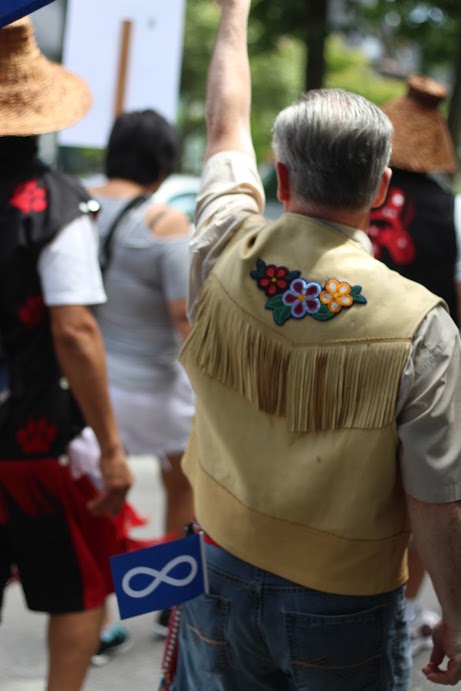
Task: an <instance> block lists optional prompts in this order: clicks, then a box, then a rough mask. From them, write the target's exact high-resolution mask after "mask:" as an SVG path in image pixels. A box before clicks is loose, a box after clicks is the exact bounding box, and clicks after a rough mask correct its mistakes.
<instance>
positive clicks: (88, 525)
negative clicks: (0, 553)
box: [0, 459, 158, 608]
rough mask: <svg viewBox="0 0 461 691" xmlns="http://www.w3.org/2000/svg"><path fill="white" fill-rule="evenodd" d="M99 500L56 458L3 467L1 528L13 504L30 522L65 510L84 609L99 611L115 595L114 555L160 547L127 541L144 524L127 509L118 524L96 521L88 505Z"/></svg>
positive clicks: (84, 480) (0, 479) (0, 468)
mask: <svg viewBox="0 0 461 691" xmlns="http://www.w3.org/2000/svg"><path fill="white" fill-rule="evenodd" d="M96 496H97V491H96V489H95V488H94V486H93V484H92V483H91V482H90V480H89V479H88V478H87V477H82V478H80V479H78V480H74V479H72V478H71V476H70V473H69V469H68V467H67V466H61V465H60V464H59V462H58V461H57V460H56V459H45V460H43V459H40V460H33V461H1V462H0V524H6V523H7V522H8V521H9V516H8V504H9V502H14V504H15V505H16V506H17V507H18V508H19V510H20V511H21V512H23V513H24V514H26V515H27V516H29V517H30V516H36V515H39V514H43V513H51V514H52V513H54V512H56V511H57V510H58V509H61V510H64V513H65V516H66V520H67V525H68V529H69V532H70V535H71V540H72V544H73V547H74V550H75V553H76V554H77V557H78V562H79V565H80V570H81V577H82V580H83V592H84V605H85V608H92V607H98V606H100V605H101V604H102V603H103V602H104V600H105V598H106V596H107V595H108V594H110V593H111V592H113V583H112V575H111V571H110V562H109V557H110V556H112V555H115V554H122V553H124V552H127V551H130V550H134V549H140V548H141V547H147V546H150V545H151V544H154V543H156V542H158V541H157V540H138V539H134V538H132V537H130V536H129V534H128V533H129V530H130V529H131V528H133V527H134V526H140V525H143V524H145V522H146V520H145V519H143V518H142V517H140V516H139V514H137V512H136V511H135V510H134V509H133V508H132V507H131V506H130V505H128V504H125V505H124V507H123V509H122V511H121V512H120V514H119V515H118V516H117V517H116V518H115V519H113V518H110V517H106V516H104V517H95V516H93V515H92V514H91V513H90V512H89V511H88V508H87V504H88V502H89V501H91V500H92V499H94V498H95V497H96Z"/></svg>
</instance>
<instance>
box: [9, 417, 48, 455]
mask: <svg viewBox="0 0 461 691" xmlns="http://www.w3.org/2000/svg"><path fill="white" fill-rule="evenodd" d="M57 432H58V430H57V427H56V425H52V424H49V423H48V422H47V421H46V418H44V417H42V418H40V419H39V420H33V419H30V420H29V421H28V422H27V424H26V425H24V427H21V428H20V429H18V431H17V432H16V441H17V442H18V444H19V446H20V447H21V448H22V450H23V451H24V453H27V454H40V453H47V452H48V451H49V450H50V449H51V446H52V444H53V442H54V440H55V439H56V435H57Z"/></svg>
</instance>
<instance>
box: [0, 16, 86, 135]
mask: <svg viewBox="0 0 461 691" xmlns="http://www.w3.org/2000/svg"><path fill="white" fill-rule="evenodd" d="M91 102H92V99H91V94H90V90H89V88H88V86H87V84H86V82H85V81H84V80H83V79H81V78H80V77H78V76H77V75H75V74H73V73H72V72H69V70H66V69H65V68H64V67H62V65H58V64H56V63H53V62H50V61H49V60H47V59H46V58H45V56H44V55H43V54H42V53H41V52H40V50H39V48H38V46H37V43H36V41H35V37H34V32H33V28H32V24H31V22H30V20H29V19H28V18H27V17H26V18H24V19H20V20H19V21H17V22H13V23H12V24H9V25H8V26H5V27H4V28H3V29H0V136H2V137H4V136H24V137H25V136H30V135H38V134H45V133H46V132H56V131H58V130H62V129H64V128H65V127H70V125H73V124H74V123H76V122H77V121H78V120H80V119H81V118H82V117H83V116H84V115H85V114H86V112H87V111H88V110H89V108H90V106H91Z"/></svg>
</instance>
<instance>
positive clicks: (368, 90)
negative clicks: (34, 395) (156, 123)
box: [179, 0, 404, 170]
mask: <svg viewBox="0 0 461 691" xmlns="http://www.w3.org/2000/svg"><path fill="white" fill-rule="evenodd" d="M254 1H255V6H254V9H255V10H258V3H257V0H254ZM291 2H294V3H298V12H300V11H301V9H302V8H301V5H302V4H303V3H300V2H298V0H290V3H288V2H287V4H286V5H284V7H287V5H291ZM265 3H266V0H265ZM280 5H281V3H278V2H277V3H272V2H271V1H270V0H267V12H268V15H267V17H266V18H265V19H263V17H262V16H260V14H259V13H258V11H255V12H252V14H251V17H250V24H249V53H250V63H251V72H252V80H253V107H252V133H253V139H254V144H255V149H256V154H257V158H258V161H260V162H264V161H267V160H268V158H269V156H270V138H271V128H272V124H273V122H274V119H275V116H276V115H277V113H278V112H279V111H280V110H281V109H282V108H283V107H284V106H286V105H288V104H289V103H291V102H292V101H294V100H295V99H296V98H298V97H299V96H300V95H301V93H302V92H303V90H304V85H305V64H306V52H307V51H306V44H305V41H304V39H303V37H302V35H301V33H302V32H299V31H298V32H297V34H298V35H293V36H290V35H289V32H288V26H287V24H286V25H285V26H286V27H287V32H286V33H284V32H280V30H279V28H280V27H279V28H278V29H277V30H276V25H277V22H278V21H279V20H280V17H281V15H282V14H283V12H281V11H280ZM282 9H283V8H282ZM288 14H290V13H288ZM218 16H219V15H218V11H217V8H216V7H215V6H214V5H213V3H212V2H210V0H194V2H189V3H188V9H187V15H186V31H185V48H184V63H183V71H182V80H181V112H180V119H179V129H180V133H181V136H182V139H183V143H184V152H185V156H184V167H185V168H186V169H188V170H198V169H199V168H200V165H201V161H202V157H203V152H204V146H205V105H204V104H205V94H206V75H207V71H208V65H209V61H210V56H211V53H212V49H213V45H214V40H215V36H216V29H217V22H218ZM286 16H287V15H286V14H285V17H286ZM290 16H291V15H290ZM298 16H299V15H298V14H296V13H295V14H294V15H293V17H294V18H296V17H298ZM292 20H293V19H292ZM292 20H290V21H292ZM293 21H294V20H293ZM274 24H275V26H274ZM295 34H296V32H295ZM326 65H327V70H326V75H327V76H326V81H325V84H326V86H336V87H342V88H345V89H349V90H351V91H356V92H358V93H360V94H362V95H363V96H365V97H366V98H369V99H370V100H371V101H373V102H375V103H377V104H378V105H380V104H382V103H383V102H384V101H387V100H389V99H390V98H394V97H395V96H397V95H400V93H402V92H403V90H404V87H403V85H402V84H400V83H399V82H396V81H395V80H392V79H388V78H385V77H381V76H379V75H378V76H377V75H376V73H375V72H374V71H373V69H372V68H371V67H370V65H369V63H368V60H367V58H366V57H365V56H364V55H363V53H362V52H361V51H360V50H357V49H351V48H348V47H347V46H346V45H345V42H344V39H343V38H342V37H341V36H340V35H337V34H332V35H330V36H329V37H328V39H327V41H326Z"/></svg>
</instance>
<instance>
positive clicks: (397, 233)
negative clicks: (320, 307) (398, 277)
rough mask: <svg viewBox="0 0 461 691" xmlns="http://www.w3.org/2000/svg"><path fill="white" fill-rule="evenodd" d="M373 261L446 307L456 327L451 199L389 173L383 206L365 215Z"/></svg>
mask: <svg viewBox="0 0 461 691" xmlns="http://www.w3.org/2000/svg"><path fill="white" fill-rule="evenodd" d="M369 235H370V239H371V241H372V243H373V248H374V253H375V257H376V258H377V259H380V260H381V261H383V262H384V263H385V264H387V266H389V267H390V268H391V269H393V270H394V271H398V272H399V273H400V274H402V276H406V278H409V279H411V280H412V281H417V282H418V283H421V284H422V285H424V286H426V288H428V289H429V290H430V291H431V292H433V293H435V294H436V295H439V296H440V297H442V298H443V299H444V300H445V302H446V303H447V305H448V307H449V309H450V314H451V316H452V318H453V319H454V320H455V321H457V301H456V288H455V265H456V257H457V243H456V229H455V221H454V196H453V194H452V193H451V192H450V191H448V190H446V189H444V188H443V187H441V186H440V185H439V184H438V183H437V182H436V181H435V180H434V179H432V178H431V177H430V176H428V175H425V174H424V173H410V172H407V171H404V170H399V169H397V168H394V169H393V172H392V180H391V184H390V188H389V192H388V195H387V198H386V201H385V203H384V205H383V206H381V207H380V208H379V209H374V210H373V211H372V214H371V219H370V228H369Z"/></svg>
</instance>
